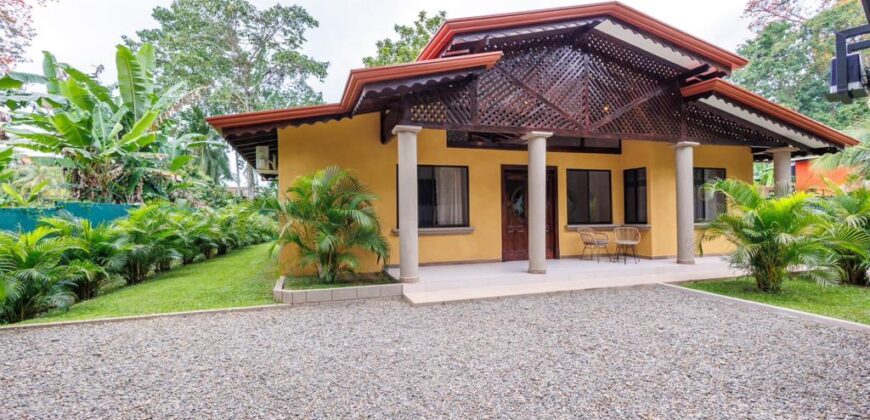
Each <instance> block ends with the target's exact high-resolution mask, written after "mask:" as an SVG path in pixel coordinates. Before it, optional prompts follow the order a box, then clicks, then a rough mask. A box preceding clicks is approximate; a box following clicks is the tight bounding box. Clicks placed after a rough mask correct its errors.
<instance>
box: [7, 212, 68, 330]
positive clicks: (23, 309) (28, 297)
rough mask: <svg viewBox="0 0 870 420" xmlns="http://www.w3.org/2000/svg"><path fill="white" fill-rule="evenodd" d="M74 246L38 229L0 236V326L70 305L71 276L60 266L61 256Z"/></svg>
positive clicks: (49, 232)
mask: <svg viewBox="0 0 870 420" xmlns="http://www.w3.org/2000/svg"><path fill="white" fill-rule="evenodd" d="M75 246H76V245H75V244H74V243H72V242H71V241H69V240H67V239H64V238H59V237H57V236H56V232H55V231H54V230H52V229H49V228H46V227H38V228H36V229H34V230H33V231H30V232H28V233H23V234H20V235H13V234H10V233H5V232H0V283H2V284H3V287H2V289H3V295H5V296H2V297H3V299H2V300H0V323H12V322H18V321H22V320H25V319H28V318H30V317H32V316H34V315H36V314H39V313H41V312H44V311H47V310H49V309H53V308H63V307H67V306H69V305H71V304H72V303H73V302H74V301H75V297H74V295H73V293H72V292H71V291H70V289H71V288H72V287H73V286H74V285H73V283H72V278H73V275H72V274H71V272H70V269H69V268H68V267H67V266H65V265H63V264H61V262H62V259H63V254H64V252H66V251H67V250H69V249H71V248H73V247H75Z"/></svg>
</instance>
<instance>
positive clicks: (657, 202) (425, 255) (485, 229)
mask: <svg viewBox="0 0 870 420" xmlns="http://www.w3.org/2000/svg"><path fill="white" fill-rule="evenodd" d="M378 132H379V117H378V115H377V114H365V115H358V116H356V117H354V118H352V119H344V120H341V121H332V122H327V123H317V124H314V125H303V126H300V127H288V128H284V129H281V130H280V131H279V146H278V155H279V159H278V162H279V178H278V179H279V190H280V191H284V190H286V188H287V187H288V186H289V185H290V184H291V183H292V182H293V180H294V179H295V178H297V177H298V176H300V175H306V174H310V173H312V172H314V171H316V170H318V169H322V168H324V167H326V166H329V165H339V166H341V167H343V168H347V169H351V170H353V172H354V173H356V175H357V176H358V177H359V178H360V180H361V181H362V182H363V183H365V184H366V185H367V186H368V187H369V188H370V189H371V190H372V191H373V192H374V193H375V194H377V195H378V197H379V199H378V201H377V202H376V203H375V207H376V211H377V214H378V216H379V217H380V219H381V223H382V228H383V230H384V233H385V234H386V235H387V237H388V238H389V240H390V245H391V246H392V249H393V256H392V258H391V260H390V263H391V264H398V262H399V256H398V246H399V244H398V238H397V237H396V236H394V235H392V233H391V230H392V229H393V228H394V227H395V226H396V220H397V201H396V200H397V197H396V163H397V146H396V144H397V142H396V141H395V140H393V141H391V142H389V143H388V144H386V145H382V144H381V143H380V140H379V134H378ZM418 161H419V163H420V164H421V165H462V166H468V177H469V219H470V223H471V226H472V227H473V228H474V232H473V233H470V234H458V235H438V236H420V262H421V263H423V264H425V263H438V262H457V261H500V260H501V166H502V165H525V164H527V154H526V152H525V151H511V150H488V149H464V148H447V147H446V133H445V132H444V131H440V130H423V131H422V132H421V133H420V135H419V143H418ZM695 163H696V166H708V167H724V168H725V169H726V171H727V175H728V177H737V178H739V179H743V180H747V181H751V178H752V157H751V154H750V150H749V148H747V147H735V146H701V147H698V148H697V149H696V153H695ZM547 165H549V166H556V167H557V168H558V171H557V174H558V178H557V190H558V219H559V220H558V234H559V248H560V253H561V256H562V257H563V258H564V257H567V256H573V255H577V254H579V252H580V239H579V236H578V235H577V233H576V232H574V231H573V230H572V231H569V230H567V228H566V220H567V205H566V203H567V191H566V189H565V185H566V179H567V170H568V169H609V170H611V185H612V197H613V201H612V208H613V223H614V224H621V223H622V222H623V183H622V171H623V170H624V169H631V168H638V167H646V168H647V178H648V184H647V185H648V189H649V192H648V197H649V199H648V205H649V224H650V225H651V228H650V229H649V230H645V231H643V232H642V237H643V239H642V242H641V244H640V246H639V253H640V254H641V255H643V256H647V257H665V256H672V255H675V254H676V220H675V219H676V208H675V207H676V204H675V203H676V198H675V186H674V175H673V165H674V152H673V149H672V148H671V146H670V144H668V143H662V142H646V141H623V149H622V154H586V153H559V152H549V153H547ZM722 246H723V245H722V244H719V243H711V244H708V245H707V246H705V251H706V252H707V253H715V252H722V250H724V249H726V248H722ZM290 258H292V254H287V255H285V260H286V259H290ZM362 268H363V271H374V270H377V268H378V267H377V266H376V264H375V261H374V259H373V258H367V259H365V262H364V266H363V267H362Z"/></svg>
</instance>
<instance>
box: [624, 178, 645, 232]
mask: <svg viewBox="0 0 870 420" xmlns="http://www.w3.org/2000/svg"><path fill="white" fill-rule="evenodd" d="M623 183H624V187H625V188H624V191H625V223H630V224H646V223H649V220H648V219H647V215H646V214H647V213H646V168H637V169H627V170H625V171H623Z"/></svg>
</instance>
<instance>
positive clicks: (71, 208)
mask: <svg viewBox="0 0 870 420" xmlns="http://www.w3.org/2000/svg"><path fill="white" fill-rule="evenodd" d="M134 207H136V206H133V205H129V204H106V203H85V202H73V201H69V202H58V203H57V204H55V206H54V207H42V208H23V207H10V208H0V230H8V231H12V232H26V231H30V230H33V229H34V228H36V224H37V222H38V221H39V219H40V218H41V217H52V216H57V215H58V214H59V213H60V212H62V211H67V212H69V213H70V214H72V215H73V216H76V217H79V218H82V219H87V220H90V221H91V223H93V224H95V225H98V224H102V223H108V222H111V221H113V220H115V219H120V218H122V217H127V213H128V211H129V210H130V209H131V208H134Z"/></svg>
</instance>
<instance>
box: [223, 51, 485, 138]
mask: <svg viewBox="0 0 870 420" xmlns="http://www.w3.org/2000/svg"><path fill="white" fill-rule="evenodd" d="M501 57H502V52H501V51H493V52H487V53H481V54H471V55H465V56H458V57H450V58H442V59H438V60H429V61H425V62H412V63H406V64H398V65H393V66H382V67H372V68H362V69H354V70H351V71H350V74H349V75H348V77H347V83H346V84H345V87H344V93H343V94H342V98H341V102H338V103H331V104H324V105H313V106H305V107H297V108H288V109H279V110H273V111H259V112H248V113H243V114H231V115H220V116H215V117H209V118H207V119H206V121H208V123H209V124H211V125H212V126H213V127H214V128H215V129H218V130H220V129H222V128H231V127H241V126H248V125H257V124H268V123H274V122H280V121H292V120H298V119H304V118H316V117H323V116H328V115H338V114H343V113H347V112H350V111H351V109H352V108H353V106H354V104H356V102H357V100H359V97H360V95H361V94H362V89H363V87H365V85H367V84H370V83H377V82H384V81H389V80H399V79H406V78H411V77H416V76H423V75H428V74H437V73H445V72H451V71H455V70H465V69H473V68H486V69H490V68H492V66H494V65H495V63H496V62H498V60H500V59H501Z"/></svg>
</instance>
